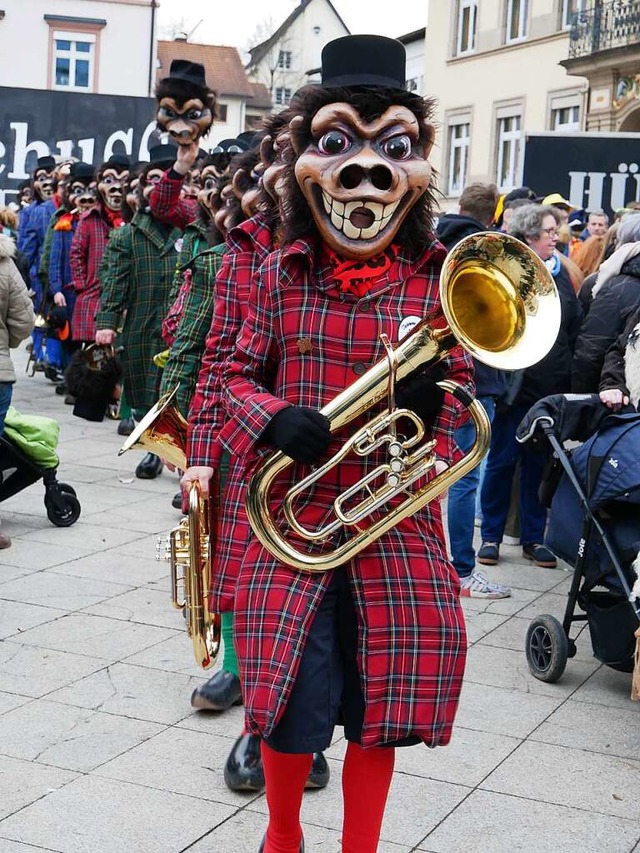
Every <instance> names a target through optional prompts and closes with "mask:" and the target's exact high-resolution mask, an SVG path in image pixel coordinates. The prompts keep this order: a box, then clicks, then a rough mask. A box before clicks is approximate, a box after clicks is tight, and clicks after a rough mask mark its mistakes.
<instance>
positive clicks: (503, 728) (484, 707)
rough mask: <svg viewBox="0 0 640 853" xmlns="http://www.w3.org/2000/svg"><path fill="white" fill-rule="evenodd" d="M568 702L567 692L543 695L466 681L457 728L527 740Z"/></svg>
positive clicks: (457, 718)
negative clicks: (562, 704)
mask: <svg viewBox="0 0 640 853" xmlns="http://www.w3.org/2000/svg"><path fill="white" fill-rule="evenodd" d="M565 699H566V695H565V694H564V693H556V695H555V696H542V695H538V694H535V693H531V692H526V691H521V690H512V689H509V688H505V687H494V686H492V685H488V684H476V683H475V682H473V681H470V680H469V679H467V680H465V681H464V682H463V685H462V695H461V697H460V706H459V708H458V715H457V717H456V727H457V726H462V727H463V728H466V729H472V730H476V731H482V732H493V733H494V734H500V735H510V736H512V737H516V738H525V737H527V735H528V734H530V733H531V732H532V731H533V730H534V729H535V728H537V727H538V726H539V725H540V724H541V723H542V722H543V721H544V720H545V719H546V718H547V717H548V716H549V715H550V714H552V713H553V711H554V710H555V709H556V708H557V707H558V705H560V704H561V703H562V702H564V701H565ZM454 731H455V728H454Z"/></svg>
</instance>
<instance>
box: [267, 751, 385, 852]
mask: <svg viewBox="0 0 640 853" xmlns="http://www.w3.org/2000/svg"><path fill="white" fill-rule="evenodd" d="M394 759H395V753H394V750H393V749H391V748H388V747H384V748H375V747H374V748H372V749H362V748H361V747H360V746H358V744H356V743H349V745H348V747H347V754H346V757H345V761H344V768H343V771H342V793H343V797H344V822H343V827H342V851H343V853H376V851H377V849H378V840H379V838H380V828H381V826H382V818H383V816H384V809H385V805H386V803H387V794H388V793H389V786H390V785H391V777H392V775H393V764H394ZM311 760H312V755H310V754H305V755H291V754H289V753H283V752H276V751H275V750H273V749H271V748H270V747H268V746H267V745H266V744H265V743H264V741H263V742H262V761H263V764H264V775H265V780H266V787H267V803H268V806H269V827H268V829H267V843H266V846H265V849H264V853H298V851H299V849H300V839H301V838H302V828H301V827H300V807H301V805H302V794H303V792H304V785H305V782H306V781H307V776H308V775H309V771H310V769H311Z"/></svg>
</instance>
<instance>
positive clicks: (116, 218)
mask: <svg viewBox="0 0 640 853" xmlns="http://www.w3.org/2000/svg"><path fill="white" fill-rule="evenodd" d="M102 212H103V213H104V218H105V219H106V220H107V222H108V223H109V225H111V227H112V228H120V226H121V225H123V224H124V219H123V218H122V214H121V213H120V211H119V210H111V209H110V208H108V207H107V205H106V204H103V205H102Z"/></svg>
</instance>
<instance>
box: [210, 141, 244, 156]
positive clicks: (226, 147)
mask: <svg viewBox="0 0 640 853" xmlns="http://www.w3.org/2000/svg"><path fill="white" fill-rule="evenodd" d="M248 150H249V146H248V144H247V143H246V142H245V141H244V140H243V139H240V137H237V138H236V139H222V140H221V141H220V142H218V144H217V145H216V146H215V148H212V149H211V153H212V154H242V152H243V151H248Z"/></svg>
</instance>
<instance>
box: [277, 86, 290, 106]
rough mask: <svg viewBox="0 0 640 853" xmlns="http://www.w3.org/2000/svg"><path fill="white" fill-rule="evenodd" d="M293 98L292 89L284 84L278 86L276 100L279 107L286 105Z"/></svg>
mask: <svg viewBox="0 0 640 853" xmlns="http://www.w3.org/2000/svg"><path fill="white" fill-rule="evenodd" d="M290 100H291V89H285V88H284V87H283V86H278V87H277V88H276V94H275V102H276V104H277V105H278V106H279V107H284V106H286V105H287V104H288V103H289V101H290Z"/></svg>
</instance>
